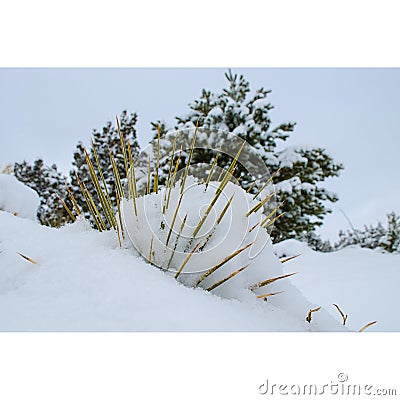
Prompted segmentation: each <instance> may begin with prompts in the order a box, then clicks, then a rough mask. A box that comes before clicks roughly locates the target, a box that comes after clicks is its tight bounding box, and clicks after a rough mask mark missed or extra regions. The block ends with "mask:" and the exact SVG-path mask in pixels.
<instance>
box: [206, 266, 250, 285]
mask: <svg viewBox="0 0 400 400" xmlns="http://www.w3.org/2000/svg"><path fill="white" fill-rule="evenodd" d="M249 265H250V264H247V265H245V266H244V267H242V268H239V269H238V270H237V271H235V272H232V273H231V274H230V275H228V276H227V277H226V278H224V279H221V280H220V281H218V282H216V283H214V284H213V285H211V286H210V287H209V288H207V289H206V290H207V291H209V292H210V291H211V290H214V289H216V288H217V287H218V286H220V285H222V284H223V283H225V282H226V281H228V280H229V279H232V278H233V277H234V276H236V275H237V274H239V273H240V272H242V271H244V270H245V269H246V268H247V267H248V266H249Z"/></svg>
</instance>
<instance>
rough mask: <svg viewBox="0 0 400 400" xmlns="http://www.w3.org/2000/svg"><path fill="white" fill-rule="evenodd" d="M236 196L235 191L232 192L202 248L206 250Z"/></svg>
mask: <svg viewBox="0 0 400 400" xmlns="http://www.w3.org/2000/svg"><path fill="white" fill-rule="evenodd" d="M234 196H235V193H233V194H232V196H231V197H230V199H229V200H228V201H227V203H226V204H225V207H224V208H223V210H222V211H221V214H220V215H219V217H218V219H217V222H216V224H215V226H214V227H213V229H212V231H211V232H210V233H209V234H208V236H207V237H206V240H205V241H204V244H203V245H202V246H201V247H200V250H204V248H205V247H206V245H207V243H208V242H209V241H210V239H211V238H212V237H213V235H214V233H215V231H216V230H217V227H218V225H219V224H220V222H221V221H222V219H223V218H224V215H225V213H226V211H227V210H228V208H229V206H230V205H231V203H232V200H233V198H234Z"/></svg>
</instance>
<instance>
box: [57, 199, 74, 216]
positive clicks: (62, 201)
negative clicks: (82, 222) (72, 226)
mask: <svg viewBox="0 0 400 400" xmlns="http://www.w3.org/2000/svg"><path fill="white" fill-rule="evenodd" d="M56 194H57V197H58V200H60V203H61V204H62V205H63V207H64V208H65V211H66V212H67V213H68V215H69V216H70V217H71V219H72V221H75V220H76V218H75V215H74V214H72V211H71V210H70V209H69V207H68V206H67V204H66V203H65V201H64V200H63V199H62V198H61V196H60V195H59V194H58V193H56Z"/></svg>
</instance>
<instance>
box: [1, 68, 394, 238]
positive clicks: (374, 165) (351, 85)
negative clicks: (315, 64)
mask: <svg viewBox="0 0 400 400" xmlns="http://www.w3.org/2000/svg"><path fill="white" fill-rule="evenodd" d="M233 71H234V72H239V73H243V74H245V76H246V77H247V78H248V79H249V81H250V84H251V88H252V89H257V88H258V87H260V86H263V87H265V88H267V89H272V94H271V95H270V99H271V102H272V103H273V104H274V105H275V109H274V110H273V111H272V113H271V115H272V119H273V123H276V124H277V123H280V122H283V121H295V122H297V127H296V129H295V132H294V134H293V135H292V137H291V139H290V140H289V141H288V144H306V145H313V146H323V147H325V148H327V150H328V151H329V153H331V154H332V155H333V156H334V158H335V159H336V160H338V161H340V162H342V163H343V164H344V165H345V170H344V171H343V172H342V175H341V177H340V178H338V179H334V180H330V181H329V182H327V183H326V184H325V186H326V187H327V188H328V189H330V190H333V191H336V192H337V193H338V194H339V197H340V201H339V202H338V203H336V204H335V205H333V206H332V208H333V209H334V213H333V215H331V216H329V217H328V218H327V219H326V223H325V226H324V228H323V229H322V230H321V233H322V234H323V235H324V236H326V237H330V238H335V236H336V232H337V230H338V229H339V228H340V227H343V228H347V222H346V220H345V219H344V217H343V216H342V214H341V213H340V212H339V210H338V209H339V208H342V209H343V210H345V212H346V213H347V214H348V216H349V218H350V219H351V220H352V222H353V224H354V225H356V226H360V225H362V224H363V223H375V222H376V220H377V219H383V218H384V216H385V213H386V212H388V211H390V210H395V211H397V212H400V201H399V196H400V180H399V178H398V176H397V175H398V171H399V155H398V153H399V149H400V131H399V130H400V128H399V124H398V117H399V113H400V99H399V96H400V95H399V89H400V69H367V68H363V69H344V68H343V69H328V68H325V69H312V68H311V69H310V68H307V69H295V68H288V69H272V68H268V69H243V68H235V69H234V70H233ZM224 72H225V70H224V69H204V68H203V69H159V68H152V69H0V121H1V130H0V132H1V133H0V134H1V147H0V165H4V164H6V163H8V162H14V161H22V160H23V159H27V160H29V161H33V160H34V159H35V158H36V157H42V158H44V159H45V161H46V162H47V163H49V164H51V163H56V164H57V165H58V166H59V167H60V168H61V169H62V170H64V171H68V170H69V167H70V163H71V159H72V152H73V150H74V147H75V145H76V143H77V141H78V140H83V141H84V142H86V143H87V142H88V139H89V134H90V132H91V130H92V128H95V127H97V128H101V127H102V125H103V124H104V122H105V121H107V120H113V119H114V117H115V114H118V113H120V111H121V110H123V109H125V108H126V109H128V111H132V112H137V113H138V115H139V123H138V136H139V140H140V142H141V144H142V145H144V144H146V142H147V141H148V140H149V138H150V137H151V134H150V129H149V127H150V121H154V120H157V119H164V120H166V121H167V122H170V123H172V122H173V118H174V116H176V115H180V114H183V113H185V112H186V111H187V104H188V103H189V102H191V101H192V100H193V99H195V98H196V97H198V96H199V94H200V93H201V89H202V88H207V89H210V90H213V91H217V90H219V89H221V88H222V87H223V85H224V83H225V80H224Z"/></svg>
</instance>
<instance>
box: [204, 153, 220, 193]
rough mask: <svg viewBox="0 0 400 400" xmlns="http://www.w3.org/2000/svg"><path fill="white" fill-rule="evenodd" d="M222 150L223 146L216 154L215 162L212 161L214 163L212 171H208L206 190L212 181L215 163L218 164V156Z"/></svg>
mask: <svg viewBox="0 0 400 400" xmlns="http://www.w3.org/2000/svg"><path fill="white" fill-rule="evenodd" d="M220 152H221V148H219V149H218V152H217V155H216V156H215V158H214V161H213V163H212V165H211V169H210V172H209V173H208V176H207V179H206V190H207V188H208V184H209V183H210V181H211V177H212V174H213V172H214V168H215V165H216V164H217V161H218V157H219V154H220Z"/></svg>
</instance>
